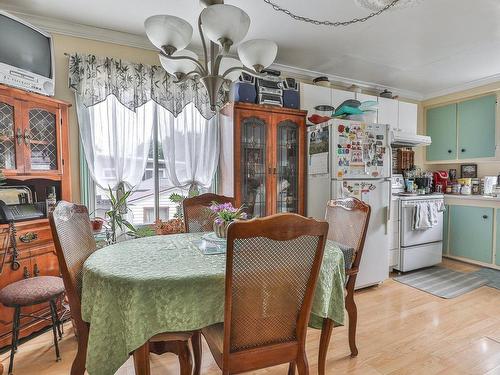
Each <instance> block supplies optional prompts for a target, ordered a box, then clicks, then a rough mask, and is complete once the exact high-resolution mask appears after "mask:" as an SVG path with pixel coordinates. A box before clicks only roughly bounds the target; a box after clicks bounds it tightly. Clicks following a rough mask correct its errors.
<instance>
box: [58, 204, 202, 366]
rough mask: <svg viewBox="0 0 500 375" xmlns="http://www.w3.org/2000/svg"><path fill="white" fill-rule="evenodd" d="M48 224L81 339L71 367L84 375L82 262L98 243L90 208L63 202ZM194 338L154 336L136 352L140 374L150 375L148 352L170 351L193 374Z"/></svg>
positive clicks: (86, 326) (188, 335) (85, 334)
mask: <svg viewBox="0 0 500 375" xmlns="http://www.w3.org/2000/svg"><path fill="white" fill-rule="evenodd" d="M49 222H50V227H51V230H52V237H53V239H54V244H55V248H56V253H57V258H58V261H59V269H60V271H61V273H62V276H63V281H64V286H65V288H66V295H67V297H68V303H69V306H70V309H71V317H72V319H73V322H74V325H75V329H76V332H75V334H76V336H77V338H78V349H77V353H76V357H75V359H74V360H73V364H72V366H71V375H83V374H84V373H85V360H86V356H87V341H88V336H89V323H87V322H85V321H83V319H82V310H81V293H82V277H83V263H84V262H85V261H86V260H87V258H88V257H89V256H90V255H92V253H93V252H94V251H96V244H95V240H94V236H93V233H92V228H91V224H90V218H89V214H88V211H87V207H85V206H80V205H77V204H74V203H69V202H65V201H61V202H59V203H58V204H57V206H56V208H55V210H54V211H53V212H52V213H50V215H49ZM192 336H193V334H192V333H191V332H187V333H184V332H180V333H163V334H159V335H156V336H154V337H152V338H151V339H150V340H149V342H147V343H145V344H144V345H143V346H142V347H141V348H139V350H137V353H136V352H134V363H135V365H136V369H137V370H138V371H139V370H140V371H141V373H148V374H149V351H150V350H151V351H152V352H154V353H158V354H161V353H164V352H167V351H168V352H174V353H176V354H177V355H178V356H179V361H180V364H181V375H191V371H192V361H191V352H190V349H189V340H190V339H191V338H192ZM199 336H200V337H198V338H195V339H194V340H193V347H194V349H195V351H196V343H195V341H196V342H200V341H201V335H199ZM150 346H151V348H150ZM144 350H147V353H144ZM195 371H198V372H195V373H194V374H195V375H198V374H199V367H198V368H197V369H195Z"/></svg>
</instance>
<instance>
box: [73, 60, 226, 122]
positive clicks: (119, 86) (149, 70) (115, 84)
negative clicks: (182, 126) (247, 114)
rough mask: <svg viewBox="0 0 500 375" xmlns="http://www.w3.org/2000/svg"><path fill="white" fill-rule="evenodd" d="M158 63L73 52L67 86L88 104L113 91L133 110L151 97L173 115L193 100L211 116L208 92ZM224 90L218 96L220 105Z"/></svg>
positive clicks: (207, 115) (201, 110)
mask: <svg viewBox="0 0 500 375" xmlns="http://www.w3.org/2000/svg"><path fill="white" fill-rule="evenodd" d="M174 80H175V78H174V77H172V76H170V75H169V74H168V73H167V72H166V71H165V70H164V69H163V68H162V67H161V66H155V65H153V66H151V65H144V64H136V63H132V62H128V61H124V60H121V59H115V58H111V57H99V56H95V55H87V54H72V55H70V57H69V87H70V88H72V89H73V90H75V91H76V93H77V94H78V95H79V96H80V97H81V99H82V101H83V104H84V105H85V106H87V107H90V106H93V105H95V104H97V103H100V102H102V101H104V100H105V99H106V98H107V97H108V96H109V95H114V96H115V97H116V98H117V99H118V101H119V102H120V103H122V104H123V105H124V106H125V107H127V108H129V109H131V110H133V111H135V110H136V108H138V107H140V106H142V105H143V104H145V103H146V102H148V101H150V100H153V101H155V102H156V103H158V104H159V105H161V106H162V107H164V108H165V109H167V110H168V111H169V112H171V113H172V114H173V115H174V116H177V115H178V114H179V113H181V112H182V110H183V109H184V107H185V106H186V105H187V104H189V103H191V102H192V103H194V105H195V107H196V108H197V109H198V110H199V111H200V113H201V114H202V115H203V117H205V118H207V119H210V118H211V117H213V116H214V112H212V111H211V110H210V103H209V100H208V94H207V91H206V89H205V87H204V86H203V84H202V83H201V82H200V81H198V80H196V79H188V80H187V81H185V82H183V83H181V84H176V83H174ZM222 102H223V92H221V95H220V96H219V103H218V104H219V107H220V106H221V105H222Z"/></svg>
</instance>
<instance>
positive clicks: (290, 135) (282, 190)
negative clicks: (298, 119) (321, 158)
mask: <svg viewBox="0 0 500 375" xmlns="http://www.w3.org/2000/svg"><path fill="white" fill-rule="evenodd" d="M277 132H278V134H277V140H276V152H277V158H276V161H277V163H276V167H277V170H276V172H275V174H276V184H277V186H276V187H277V190H276V194H277V196H276V212H295V213H297V212H298V211H299V207H298V202H299V178H298V167H299V165H298V164H299V158H298V154H299V147H298V145H299V144H298V138H299V126H298V125H297V123H295V122H293V121H291V120H284V121H281V122H279V123H278V127H277Z"/></svg>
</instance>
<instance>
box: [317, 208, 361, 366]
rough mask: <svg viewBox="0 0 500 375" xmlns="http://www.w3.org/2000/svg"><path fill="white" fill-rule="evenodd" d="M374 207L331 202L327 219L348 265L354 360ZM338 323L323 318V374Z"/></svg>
mask: <svg viewBox="0 0 500 375" xmlns="http://www.w3.org/2000/svg"><path fill="white" fill-rule="evenodd" d="M370 213H371V208H370V206H369V205H368V204H366V203H364V202H362V201H361V200H359V199H356V198H340V199H335V200H331V201H329V202H328V203H327V205H326V216H325V220H326V221H327V222H328V223H329V225H330V226H329V229H328V239H329V240H332V241H334V242H336V243H337V244H338V245H339V246H340V247H341V249H342V250H343V252H344V257H345V258H346V259H345V266H346V276H347V278H346V291H347V293H346V297H345V306H346V310H347V314H348V316H349V328H348V330H349V347H350V350H351V357H356V356H357V355H358V348H357V346H356V328H357V322H358V310H357V307H356V303H355V302H354V286H355V284H356V277H357V275H358V273H359V263H360V262H361V256H362V255H363V248H364V246H365V238H366V232H367V229H368V223H369V222H370ZM333 326H334V323H333V321H332V320H331V319H329V318H324V319H323V327H322V330H321V339H320V347H319V357H318V372H319V375H325V366H326V354H327V351H328V345H329V343H330V338H331V335H332V330H333Z"/></svg>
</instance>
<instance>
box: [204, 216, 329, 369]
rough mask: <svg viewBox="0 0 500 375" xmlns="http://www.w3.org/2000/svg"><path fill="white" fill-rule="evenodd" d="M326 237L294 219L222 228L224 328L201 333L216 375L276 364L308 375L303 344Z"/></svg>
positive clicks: (317, 224) (310, 222)
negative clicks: (224, 231) (224, 238)
mask: <svg viewBox="0 0 500 375" xmlns="http://www.w3.org/2000/svg"><path fill="white" fill-rule="evenodd" d="M327 232H328V224H327V223H326V222H324V221H316V220H314V219H307V218H305V217H302V216H299V215H296V214H278V215H273V216H269V217H266V218H261V219H253V220H249V221H241V222H234V223H232V224H230V225H229V228H228V237H227V255H226V280H225V283H226V287H225V305H224V323H219V324H215V325H212V326H209V327H207V328H204V329H203V330H202V333H203V335H204V337H205V339H206V341H207V343H208V346H209V348H210V351H211V352H212V355H213V357H214V359H215V361H216V363H217V365H218V366H219V367H220V368H221V369H222V373H223V375H228V374H237V373H241V372H247V371H253V370H257V369H262V368H266V367H270V366H275V365H278V364H282V363H293V364H296V365H297V368H298V371H299V374H300V375H306V374H308V373H309V368H308V363H307V357H306V352H305V337H306V332H307V323H308V321H309V315H310V312H311V306H312V300H313V296H314V290H315V286H316V282H317V279H318V274H319V270H320V267H321V262H322V260H323V252H324V247H325V242H326V236H327Z"/></svg>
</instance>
